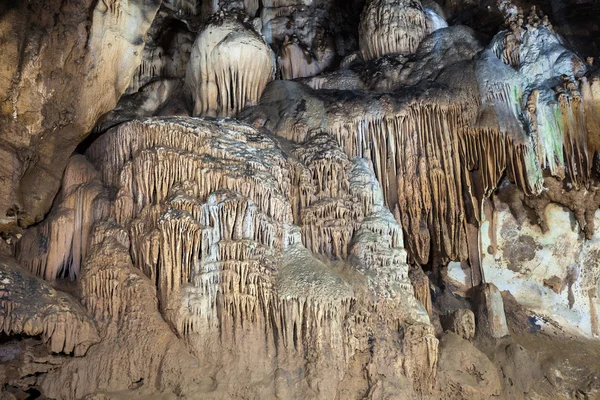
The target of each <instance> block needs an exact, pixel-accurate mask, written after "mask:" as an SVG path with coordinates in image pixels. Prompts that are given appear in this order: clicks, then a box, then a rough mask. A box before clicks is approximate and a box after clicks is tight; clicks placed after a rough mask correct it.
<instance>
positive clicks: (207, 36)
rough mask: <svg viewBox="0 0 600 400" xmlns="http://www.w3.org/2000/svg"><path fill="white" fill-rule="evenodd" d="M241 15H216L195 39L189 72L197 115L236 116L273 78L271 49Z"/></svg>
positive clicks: (189, 87)
mask: <svg viewBox="0 0 600 400" xmlns="http://www.w3.org/2000/svg"><path fill="white" fill-rule="evenodd" d="M242 18H243V16H241V15H236V14H224V13H220V14H216V15H215V16H213V17H212V19H211V20H210V21H209V22H208V23H207V25H206V26H205V27H204V29H203V30H202V31H201V32H200V34H199V36H198V37H197V39H196V41H195V42H194V45H193V47H192V53H191V59H190V63H189V64H188V67H187V74H186V84H187V86H188V89H189V91H190V93H191V97H192V99H193V101H194V111H193V115H194V116H219V117H223V116H235V115H237V114H238V113H239V112H240V111H241V110H242V109H243V108H244V106H246V105H252V104H255V103H256V102H258V100H259V99H260V95H261V93H262V91H263V89H264V88H265V86H266V85H267V83H269V81H271V80H272V79H273V76H274V72H275V64H274V63H275V61H274V56H273V54H272V51H271V49H270V48H269V46H268V45H267V43H266V42H265V41H264V39H263V38H262V37H261V36H260V35H259V34H258V33H256V32H255V31H254V29H253V27H252V26H251V25H249V24H248V23H247V22H245V21H244V20H243V19H242Z"/></svg>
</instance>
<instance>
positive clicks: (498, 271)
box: [448, 204, 600, 336]
mask: <svg viewBox="0 0 600 400" xmlns="http://www.w3.org/2000/svg"><path fill="white" fill-rule="evenodd" d="M546 218H547V220H548V225H549V227H550V230H549V231H548V232H546V233H542V231H541V229H540V228H539V226H537V225H532V224H531V223H530V222H529V221H527V220H525V221H523V223H522V224H519V223H518V222H517V220H516V219H515V217H514V216H513V215H512V214H511V213H510V211H509V210H508V207H506V206H505V205H501V206H500V208H499V210H498V212H497V222H496V226H495V229H494V231H495V233H496V235H497V247H496V248H497V250H496V252H495V254H490V251H489V250H491V246H492V240H491V238H490V233H491V232H490V229H489V228H490V221H485V222H484V223H483V225H482V229H481V243H482V247H481V248H482V266H483V270H484V274H485V280H486V282H490V283H493V284H495V285H496V286H497V287H498V288H499V289H500V290H501V291H504V290H508V291H510V293H511V294H512V295H513V296H514V297H515V298H516V300H517V301H518V302H519V303H520V304H522V305H523V306H525V307H526V308H528V309H530V310H532V311H534V312H536V313H537V314H539V315H540V316H542V317H549V318H551V319H553V320H555V321H557V322H558V323H560V324H561V325H562V326H563V327H564V328H565V329H567V330H573V331H578V332H579V333H582V334H584V335H586V336H595V335H597V334H598V331H597V329H598V328H597V325H596V324H597V322H596V321H597V318H598V314H597V310H598V308H599V306H600V304H599V302H598V275H599V272H600V268H599V266H598V264H599V261H598V253H599V252H600V234H598V233H596V234H595V235H594V237H593V238H592V240H589V241H586V240H585V238H584V236H583V234H582V233H580V231H579V226H578V224H577V222H576V220H575V218H574V215H573V213H572V212H570V211H566V210H565V209H564V208H563V207H560V206H558V205H555V204H550V205H549V206H548V207H547V209H546ZM596 219H597V220H598V219H600V213H599V212H596ZM448 275H449V277H451V279H453V280H455V281H457V282H460V283H461V284H468V276H467V275H465V273H464V272H463V270H462V269H461V267H460V264H459V263H450V265H449V267H448ZM569 285H571V289H569ZM570 293H571V294H570ZM570 303H571V305H572V307H570ZM541 326H542V327H543V324H541Z"/></svg>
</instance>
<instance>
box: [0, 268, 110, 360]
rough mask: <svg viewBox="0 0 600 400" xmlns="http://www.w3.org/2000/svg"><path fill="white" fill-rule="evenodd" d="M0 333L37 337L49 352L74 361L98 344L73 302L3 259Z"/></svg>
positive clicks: (82, 312)
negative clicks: (66, 356)
mask: <svg viewBox="0 0 600 400" xmlns="http://www.w3.org/2000/svg"><path fill="white" fill-rule="evenodd" d="M0 331H1V332H2V333H3V334H5V335H8V336H11V335H26V336H38V335H39V336H41V339H42V341H43V342H44V343H47V344H48V347H49V349H50V351H51V352H53V353H66V354H73V355H75V356H78V357H79V356H83V355H85V353H86V351H87V350H88V348H89V347H90V346H92V345H93V344H95V343H98V342H99V341H100V337H99V336H98V330H97V328H96V325H95V323H94V322H93V321H92V319H91V318H90V317H89V315H88V314H87V313H86V311H85V309H83V308H82V307H81V306H80V305H79V304H78V303H77V301H76V300H75V299H73V298H72V297H71V296H69V295H67V294H65V293H61V292H58V291H56V290H54V289H53V288H52V287H51V286H50V285H49V284H48V283H46V282H44V281H43V280H41V279H39V278H36V277H34V276H31V275H30V274H28V273H27V272H26V271H24V270H22V269H21V268H20V267H19V266H18V264H17V263H16V262H15V261H14V260H12V259H10V258H6V257H4V258H2V260H0Z"/></svg>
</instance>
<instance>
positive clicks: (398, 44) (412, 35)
mask: <svg viewBox="0 0 600 400" xmlns="http://www.w3.org/2000/svg"><path fill="white" fill-rule="evenodd" d="M432 25H433V24H432V22H431V21H430V19H429V18H428V17H427V14H426V13H425V11H424V10H423V7H422V6H421V3H420V1H418V0H416V1H414V0H369V1H368V2H367V4H366V6H365V9H364V10H363V12H362V15H361V19H360V27H359V44H360V52H361V54H362V57H363V58H364V59H365V60H371V59H373V58H377V57H381V56H384V55H386V54H403V55H407V54H413V53H414V52H415V51H416V50H417V47H418V46H419V43H421V40H423V38H425V37H426V36H427V35H429V34H430V33H431V32H432V31H433V27H432Z"/></svg>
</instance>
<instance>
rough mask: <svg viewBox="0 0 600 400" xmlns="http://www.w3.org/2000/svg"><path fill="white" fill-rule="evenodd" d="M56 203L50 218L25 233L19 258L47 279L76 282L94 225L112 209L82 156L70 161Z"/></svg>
mask: <svg viewBox="0 0 600 400" xmlns="http://www.w3.org/2000/svg"><path fill="white" fill-rule="evenodd" d="M57 204H58V207H56V208H55V209H54V210H53V211H52V213H51V214H50V215H49V216H48V218H47V219H45V220H44V221H43V222H42V223H41V224H39V225H37V226H35V227H32V228H29V229H28V230H27V231H26V232H25V234H24V236H23V239H22V240H21V241H20V242H19V244H18V248H17V258H18V260H19V262H20V263H21V264H22V265H23V266H24V267H25V268H27V269H28V270H29V271H30V272H31V273H33V274H34V275H37V276H40V277H43V278H44V279H46V280H54V279H57V278H60V277H68V278H70V279H71V280H75V278H76V277H77V276H78V275H79V270H80V269H81V263H82V261H83V260H84V258H85V256H86V253H87V247H88V237H89V233H90V231H91V227H92V224H93V223H94V221H96V220H97V219H99V218H102V217H103V216H105V215H108V214H109V212H110V208H111V206H110V204H109V203H108V199H107V198H106V195H105V193H104V187H103V185H102V184H101V183H100V179H99V176H98V173H97V172H96V171H95V170H94V168H93V167H92V165H90V163H89V162H88V161H87V160H85V158H84V157H83V156H77V155H76V156H73V157H72V158H71V160H70V161H69V164H68V165H67V169H66V170H65V174H64V177H63V187H62V189H61V192H60V193H59V198H58V201H57Z"/></svg>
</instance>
